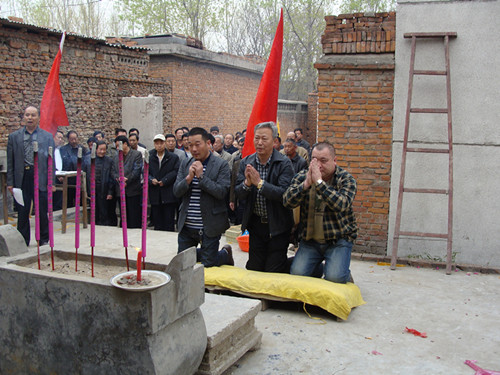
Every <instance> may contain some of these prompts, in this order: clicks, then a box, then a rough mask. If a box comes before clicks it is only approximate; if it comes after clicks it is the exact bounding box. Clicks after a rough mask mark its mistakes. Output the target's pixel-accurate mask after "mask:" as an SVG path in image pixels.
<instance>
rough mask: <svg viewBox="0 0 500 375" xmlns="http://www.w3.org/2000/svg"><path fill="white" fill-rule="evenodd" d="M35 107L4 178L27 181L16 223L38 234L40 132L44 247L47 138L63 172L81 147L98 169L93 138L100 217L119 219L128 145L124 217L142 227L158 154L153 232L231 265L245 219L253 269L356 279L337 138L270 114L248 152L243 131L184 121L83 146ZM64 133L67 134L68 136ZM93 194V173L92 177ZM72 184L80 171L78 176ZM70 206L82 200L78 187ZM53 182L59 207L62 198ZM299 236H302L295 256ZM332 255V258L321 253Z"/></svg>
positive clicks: (346, 179)
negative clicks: (34, 218)
mask: <svg viewBox="0 0 500 375" xmlns="http://www.w3.org/2000/svg"><path fill="white" fill-rule="evenodd" d="M38 122H39V113H38V109H37V108H36V107H33V106H30V107H28V108H26V110H25V112H24V116H23V120H22V125H23V126H22V127H21V128H20V129H19V130H17V131H15V132H14V133H12V134H10V135H9V139H8V147H7V154H8V170H7V185H8V189H9V190H10V191H11V192H12V189H13V188H14V187H16V188H21V189H22V192H23V197H24V203H25V204H24V206H21V205H20V204H18V203H17V202H16V209H17V211H18V229H19V232H21V234H22V235H23V237H24V239H25V241H26V244H27V245H29V242H30V229H29V220H28V219H29V207H30V203H31V201H32V200H33V194H34V193H33V191H34V184H33V180H34V168H33V164H34V163H33V146H32V144H33V141H37V142H38V146H39V151H38V157H39V163H40V166H41V167H40V218H41V221H40V223H41V232H40V233H41V236H40V245H44V244H46V243H47V242H48V232H47V178H54V182H55V183H60V182H61V181H60V180H59V181H58V180H57V179H56V178H55V177H54V176H49V177H47V155H48V148H49V146H52V147H53V149H54V163H55V169H56V170H57V171H76V169H77V162H78V154H79V152H78V151H79V149H80V148H81V149H82V153H81V155H83V159H82V169H83V170H84V171H85V172H86V173H87V176H89V175H90V165H91V162H90V160H91V155H90V150H91V149H92V147H93V145H94V144H95V146H96V159H95V166H96V167H95V171H96V173H95V182H96V224H99V225H110V226H117V225H118V224H120V225H121V223H119V220H118V217H120V215H119V208H120V204H119V200H120V190H119V188H120V186H119V183H118V180H119V157H118V149H121V150H123V169H124V178H125V200H126V218H127V225H128V227H130V228H139V227H141V211H142V210H141V204H142V199H141V197H142V188H143V184H144V174H143V165H144V159H148V161H149V177H148V178H149V180H148V186H149V192H148V193H149V204H150V217H149V225H150V226H151V227H153V228H154V230H164V231H175V230H177V231H178V251H179V252H181V251H183V250H185V249H187V248H189V247H192V246H199V248H198V260H199V261H200V262H201V263H203V265H204V266H206V267H212V266H219V265H223V264H229V265H234V261H233V259H232V251H231V247H230V246H229V245H225V246H223V247H222V248H220V249H219V244H220V238H221V235H222V234H223V233H224V232H225V231H226V230H227V229H228V228H229V226H230V223H231V222H232V223H234V224H238V225H239V224H241V229H242V230H243V231H245V230H248V232H249V234H250V244H249V245H250V246H249V247H250V251H249V259H248V262H247V264H246V268H247V269H249V270H256V271H263V272H291V273H292V274H297V275H306V276H316V277H322V276H324V277H325V278H326V279H327V280H331V281H334V282H340V283H346V282H347V281H349V280H351V281H352V277H351V275H350V270H349V266H350V255H351V249H352V245H353V242H354V240H355V239H356V235H357V225H356V220H355V218H354V214H353V210H352V202H353V200H354V197H355V194H356V182H355V180H354V178H353V177H352V176H351V175H350V174H349V173H348V172H347V171H345V170H343V169H342V168H340V167H339V166H338V165H337V164H336V156H335V149H334V147H333V145H331V144H330V143H328V142H320V143H317V144H315V145H313V146H312V147H311V146H310V145H309V143H308V142H307V141H306V140H305V139H304V138H303V131H302V129H300V128H299V129H295V131H294V132H289V133H288V134H287V135H286V138H285V139H284V140H283V141H282V139H281V138H280V136H279V134H278V128H277V126H276V124H275V123H273V122H264V123H260V124H258V125H256V126H255V129H254V137H253V139H252V140H251V141H252V142H253V144H254V146H255V153H253V154H251V155H249V156H246V157H244V158H242V148H243V145H244V144H245V135H246V134H245V133H246V131H245V130H244V131H242V132H237V133H236V134H234V135H233V134H229V133H228V134H221V133H220V129H219V127H217V126H213V127H211V128H210V129H209V130H208V131H207V130H206V129H204V128H201V127H193V128H191V129H188V128H185V127H184V128H179V129H176V130H175V131H174V133H173V134H166V135H164V134H158V135H156V136H155V137H154V139H153V143H154V149H152V150H149V151H148V150H147V149H146V147H145V146H144V145H143V144H142V143H141V142H140V133H139V130H138V129H135V128H132V129H130V130H128V131H127V130H125V129H121V128H120V129H116V130H115V134H114V136H115V137H114V138H113V139H112V140H110V141H109V142H106V139H105V138H104V134H103V132H101V131H95V132H94V134H93V136H92V137H90V138H89V139H88V140H87V142H86V144H82V143H81V142H80V139H79V136H78V134H77V132H76V131H74V130H70V131H68V132H67V133H66V134H64V133H63V132H62V131H60V130H58V131H57V132H56V134H55V135H54V136H53V135H52V134H50V133H48V132H46V131H45V130H42V129H40V128H39V126H38ZM65 139H66V140H67V142H65ZM86 181H87V184H88V188H87V192H90V181H89V179H88V178H87V180H86ZM70 184H72V185H74V184H75V181H70ZM68 196H69V197H70V198H69V199H68V205H74V203H75V202H74V196H75V195H74V192H73V191H71V190H69V191H68ZM61 202H62V199H61V195H60V192H59V191H55V190H54V209H59V208H60V207H61ZM290 242H292V243H293V244H295V245H296V246H298V250H297V252H296V255H295V257H294V258H292V259H289V258H288V257H287V252H288V248H289V245H290ZM323 262H324V263H323Z"/></svg>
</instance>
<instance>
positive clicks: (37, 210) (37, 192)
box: [33, 142, 40, 269]
mask: <svg viewBox="0 0 500 375" xmlns="http://www.w3.org/2000/svg"><path fill="white" fill-rule="evenodd" d="M33 164H34V167H35V168H34V174H35V175H34V180H35V187H34V194H35V239H36V243H37V249H38V269H40V179H39V177H38V142H33Z"/></svg>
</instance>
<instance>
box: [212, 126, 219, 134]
mask: <svg viewBox="0 0 500 375" xmlns="http://www.w3.org/2000/svg"><path fill="white" fill-rule="evenodd" d="M210 134H212V135H214V136H215V135H217V134H219V127H218V126H212V127H211V128H210Z"/></svg>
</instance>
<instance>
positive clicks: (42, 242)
mask: <svg viewBox="0 0 500 375" xmlns="http://www.w3.org/2000/svg"><path fill="white" fill-rule="evenodd" d="M48 243H49V241H47V240H43V241H40V246H45V245H47V244H48Z"/></svg>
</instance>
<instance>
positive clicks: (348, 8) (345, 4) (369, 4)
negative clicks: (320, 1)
mask: <svg viewBox="0 0 500 375" xmlns="http://www.w3.org/2000/svg"><path fill="white" fill-rule="evenodd" d="M394 9H396V0H343V1H342V3H341V4H340V11H341V12H342V13H347V14H349V13H363V12H388V11H392V10H394Z"/></svg>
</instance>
